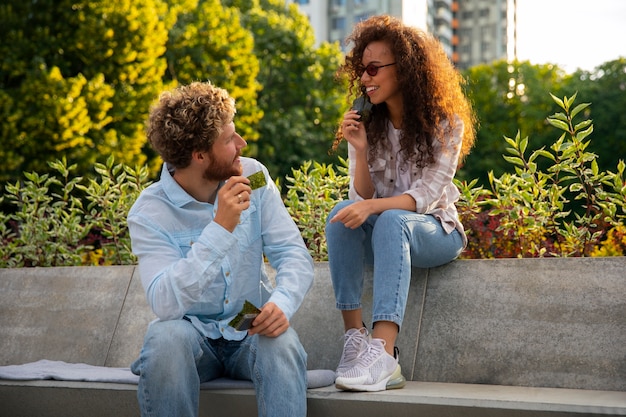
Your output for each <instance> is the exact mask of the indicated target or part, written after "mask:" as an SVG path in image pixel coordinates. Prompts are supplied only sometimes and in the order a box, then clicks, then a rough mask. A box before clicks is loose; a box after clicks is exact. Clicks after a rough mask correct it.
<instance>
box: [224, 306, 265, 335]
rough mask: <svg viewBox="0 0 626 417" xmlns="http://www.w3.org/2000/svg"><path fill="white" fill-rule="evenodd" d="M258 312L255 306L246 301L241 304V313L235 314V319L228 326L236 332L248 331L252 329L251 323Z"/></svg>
mask: <svg viewBox="0 0 626 417" xmlns="http://www.w3.org/2000/svg"><path fill="white" fill-rule="evenodd" d="M260 312H261V310H259V309H258V308H256V306H255V305H254V304H252V303H251V302H250V301H248V300H246V301H245V302H244V303H243V307H242V308H241V311H240V312H239V313H237V315H236V316H235V318H234V319H232V320H231V321H230V322H229V323H228V325H229V326H231V327H233V328H234V329H235V330H238V331H243V330H248V329H249V328H250V327H252V322H253V321H254V319H255V318H256V316H258V315H259V313H260Z"/></svg>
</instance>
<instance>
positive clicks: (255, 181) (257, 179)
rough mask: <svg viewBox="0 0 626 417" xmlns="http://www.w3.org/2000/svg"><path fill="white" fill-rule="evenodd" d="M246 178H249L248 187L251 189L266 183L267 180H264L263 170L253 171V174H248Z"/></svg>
mask: <svg viewBox="0 0 626 417" xmlns="http://www.w3.org/2000/svg"><path fill="white" fill-rule="evenodd" d="M248 179H249V180H250V188H252V189H253V190H256V189H257V188H261V187H264V186H265V185H267V181H265V174H263V171H258V172H255V173H254V174H252V175H250V176H249V177H248Z"/></svg>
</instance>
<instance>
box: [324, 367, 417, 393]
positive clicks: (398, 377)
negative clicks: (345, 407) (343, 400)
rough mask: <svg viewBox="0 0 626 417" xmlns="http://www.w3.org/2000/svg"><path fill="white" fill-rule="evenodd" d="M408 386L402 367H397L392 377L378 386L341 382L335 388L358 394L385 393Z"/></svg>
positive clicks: (383, 380)
mask: <svg viewBox="0 0 626 417" xmlns="http://www.w3.org/2000/svg"><path fill="white" fill-rule="evenodd" d="M405 384H406V379H405V378H404V376H402V369H401V368H400V365H399V364H398V366H396V369H395V370H394V371H393V373H392V374H391V375H389V376H388V377H387V378H384V379H382V380H381V381H380V382H378V383H376V384H366V385H349V384H343V383H341V382H335V388H337V389H340V390H342V391H358V392H363V391H365V392H376V391H385V390H388V389H399V388H402V387H404V385H405Z"/></svg>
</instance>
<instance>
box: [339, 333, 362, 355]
mask: <svg viewBox="0 0 626 417" xmlns="http://www.w3.org/2000/svg"><path fill="white" fill-rule="evenodd" d="M361 330H363V329H359V330H358V331H356V332H353V333H351V334H350V335H349V336H348V337H347V339H346V341H345V346H346V349H345V350H344V358H345V357H349V356H357V355H358V354H359V352H360V350H361V339H362V338H363V337H365V334H363V333H361Z"/></svg>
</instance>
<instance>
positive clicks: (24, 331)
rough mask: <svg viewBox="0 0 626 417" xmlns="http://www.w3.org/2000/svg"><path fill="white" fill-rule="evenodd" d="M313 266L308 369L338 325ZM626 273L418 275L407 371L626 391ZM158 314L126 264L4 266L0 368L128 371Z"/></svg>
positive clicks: (597, 265)
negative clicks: (79, 365) (61, 365)
mask: <svg viewBox="0 0 626 417" xmlns="http://www.w3.org/2000/svg"><path fill="white" fill-rule="evenodd" d="M315 268H316V275H315V282H314V287H313V289H312V290H311V292H310V293H309V295H308V296H307V298H306V299H305V302H304V304H303V306H302V308H301V309H300V310H299V311H298V313H297V314H296V316H295V317H294V319H293V321H292V325H293V326H294V328H296V330H297V331H298V332H299V334H300V337H301V340H302V343H303V344H304V346H305V348H306V349H307V352H308V354H309V369H334V368H335V367H336V365H337V362H338V360H339V356H340V354H341V347H342V343H343V325H342V323H341V316H340V314H339V312H338V311H337V310H336V309H335V306H334V305H335V302H334V296H333V291H332V286H331V283H330V276H329V271H328V265H327V264H326V263H318V264H316V265H315ZM625 272H626V258H625V257H615V258H567V259H505V260H458V261H454V262H452V263H450V264H448V265H445V266H442V267H439V268H433V269H428V270H422V269H414V270H413V277H412V283H411V289H410V295H409V305H408V308H407V312H406V317H405V323H404V326H403V329H402V332H401V334H400V337H399V340H398V347H399V348H400V363H401V365H402V368H403V372H404V374H405V376H406V378H407V379H408V380H413V381H427V382H460V383H475V384H494V385H516V386H534V387H558V388H579V389H594V390H609V391H626V296H625V295H626V278H625V276H626V274H625ZM370 278H371V274H370V273H368V276H367V277H366V283H367V284H366V290H365V295H364V301H365V303H364V311H365V317H370V314H371V302H370V301H369V300H371V279H370ZM153 318H154V316H153V314H152V313H151V311H150V310H149V308H148V307H147V304H146V301H145V297H144V294H143V289H142V288H141V283H140V280H139V277H138V274H137V272H136V269H135V267H133V266H114V267H74V268H65V267H58V268H24V269H0V332H1V334H2V337H0V365H10V364H20V363H26V362H33V361H36V360H39V359H50V360H62V361H67V362H84V363H88V364H93V365H106V366H112V367H127V366H129V364H130V362H131V361H132V360H134V359H135V357H136V356H137V355H138V353H139V350H140V349H141V344H142V341H143V335H144V333H145V329H146V326H147V324H148V323H149V321H150V320H152V319H153ZM367 325H368V326H371V323H369V322H367Z"/></svg>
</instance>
